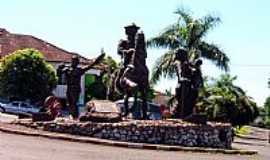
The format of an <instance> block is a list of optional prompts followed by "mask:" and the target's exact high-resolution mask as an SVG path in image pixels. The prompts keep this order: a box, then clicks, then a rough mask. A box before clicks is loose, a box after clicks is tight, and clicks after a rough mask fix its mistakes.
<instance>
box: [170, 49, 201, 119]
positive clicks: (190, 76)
mask: <svg viewBox="0 0 270 160" xmlns="http://www.w3.org/2000/svg"><path fill="white" fill-rule="evenodd" d="M175 61H176V64H177V65H176V66H177V68H176V71H177V77H178V85H177V87H176V89H175V94H176V95H175V96H176V99H177V107H176V110H175V117H176V118H186V117H188V116H190V115H191V114H192V113H193V108H194V106H195V104H196V100H197V98H198V93H199V88H201V87H202V85H203V78H202V73H201V68H200V66H201V65H202V60H201V59H199V58H198V57H195V58H194V59H193V60H190V59H189V58H188V52H187V51H186V50H184V49H178V50H177V51H176V53H175Z"/></svg>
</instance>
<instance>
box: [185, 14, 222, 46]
mask: <svg viewBox="0 0 270 160" xmlns="http://www.w3.org/2000/svg"><path fill="white" fill-rule="evenodd" d="M219 22H220V18H219V17H213V16H211V15H208V16H205V17H203V18H201V19H198V20H195V21H193V22H192V23H190V24H188V25H187V28H188V31H189V35H188V48H192V47H197V46H196V45H197V44H199V42H200V40H201V39H202V38H203V37H204V36H205V35H206V34H207V33H208V31H209V30H210V29H211V28H213V27H215V26H216V25H217V24H218V23H219Z"/></svg>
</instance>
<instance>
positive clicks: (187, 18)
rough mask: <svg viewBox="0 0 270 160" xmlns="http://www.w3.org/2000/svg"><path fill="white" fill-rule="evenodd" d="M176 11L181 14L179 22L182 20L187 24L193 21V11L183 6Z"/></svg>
mask: <svg viewBox="0 0 270 160" xmlns="http://www.w3.org/2000/svg"><path fill="white" fill-rule="evenodd" d="M174 13H175V14H178V15H179V19H178V23H181V21H182V20H183V21H184V23H185V24H189V23H192V22H193V18H192V16H191V13H190V12H189V11H188V10H186V9H185V8H183V7H181V8H178V9H176V11H175V12H174Z"/></svg>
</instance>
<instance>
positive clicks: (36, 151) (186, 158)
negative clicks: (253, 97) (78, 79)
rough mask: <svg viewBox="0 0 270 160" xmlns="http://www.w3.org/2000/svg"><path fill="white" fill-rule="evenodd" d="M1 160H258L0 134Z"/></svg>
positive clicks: (235, 156) (244, 157) (245, 157)
mask: <svg viewBox="0 0 270 160" xmlns="http://www.w3.org/2000/svg"><path fill="white" fill-rule="evenodd" d="M0 159H1V160H90V159H91V160H107V159H110V160H149V159H155V160H159V159H160V160H174V159H175V160H176V159H177V160H198V159H199V160H249V159H250V160H254V159H258V157H257V156H240V155H224V154H207V153H191V152H172V151H154V150H142V149H129V148H120V147H109V146H102V145H93V144H84V143H77V142H68V141H62V140H51V139H47V138H41V137H27V136H22V135H13V134H6V133H3V132H0Z"/></svg>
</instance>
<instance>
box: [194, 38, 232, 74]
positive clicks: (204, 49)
mask: <svg viewBox="0 0 270 160" xmlns="http://www.w3.org/2000/svg"><path fill="white" fill-rule="evenodd" d="M198 48H199V50H200V51H201V56H202V57H203V58H205V59H208V60H210V61H212V62H213V63H214V64H215V65H216V66H217V67H219V68H220V69H222V70H225V71H228V70H229V61H230V60H229V58H228V57H227V55H226V54H225V53H224V52H222V51H221V50H220V49H219V48H218V47H217V46H216V45H215V44H208V43H206V42H200V44H199V46H198Z"/></svg>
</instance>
